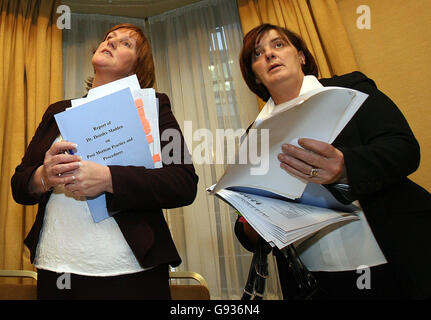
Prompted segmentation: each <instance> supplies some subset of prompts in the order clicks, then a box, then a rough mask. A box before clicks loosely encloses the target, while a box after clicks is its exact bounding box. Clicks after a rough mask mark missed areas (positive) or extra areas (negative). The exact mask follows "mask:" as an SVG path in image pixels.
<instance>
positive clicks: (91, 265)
mask: <svg viewBox="0 0 431 320" xmlns="http://www.w3.org/2000/svg"><path fill="white" fill-rule="evenodd" d="M118 214H121V212H120V213H118ZM34 265H35V267H36V268H39V269H45V270H50V271H54V272H67V273H75V274H80V275H87V276H116V275H121V274H128V273H135V272H140V271H144V270H148V268H147V269H144V268H142V267H141V266H140V264H139V262H138V260H137V259H136V257H135V255H134V254H133V252H132V250H131V249H130V246H129V245H128V243H127V242H126V239H124V236H123V234H122V232H121V230H120V228H119V227H118V225H117V222H116V221H115V219H114V218H113V217H110V218H108V219H105V220H103V221H100V222H99V223H94V221H93V218H92V216H91V213H90V210H89V208H88V205H87V201H86V199H85V197H76V196H74V195H73V194H71V193H68V191H67V190H66V189H65V187H64V185H59V186H57V187H55V188H54V191H53V192H52V194H51V197H50V198H49V201H48V203H47V205H46V208H45V217H44V221H43V226H42V230H41V234H40V238H39V243H38V246H37V249H36V257H35V262H34Z"/></svg>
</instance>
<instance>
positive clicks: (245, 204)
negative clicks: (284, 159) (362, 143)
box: [209, 87, 384, 271]
mask: <svg viewBox="0 0 431 320" xmlns="http://www.w3.org/2000/svg"><path fill="white" fill-rule="evenodd" d="M366 98H367V95H366V94H363V93H361V92H358V91H355V90H352V89H346V88H338V87H326V88H321V89H316V90H313V91H310V92H308V93H306V94H304V95H301V96H299V97H298V98H296V99H293V100H291V101H289V102H287V103H285V104H282V105H278V106H277V111H276V113H275V114H272V115H271V116H270V117H269V118H267V119H265V120H263V121H261V122H259V123H257V124H255V126H254V128H252V129H257V130H250V132H249V134H248V136H247V137H246V139H244V140H243V143H242V144H241V145H240V147H239V149H238V152H237V154H236V159H235V162H234V164H231V165H228V166H227V169H226V171H225V173H224V175H223V176H222V178H221V179H220V180H219V181H218V183H217V184H216V185H214V186H213V187H211V188H209V191H210V192H211V193H213V194H215V195H216V196H218V197H220V198H221V199H223V200H224V201H225V202H227V203H228V204H230V205H231V206H232V207H234V208H235V209H236V210H238V211H239V212H240V213H241V214H242V215H243V216H244V217H245V219H246V220H247V221H248V223H249V224H250V225H251V226H252V227H253V228H254V229H255V230H256V232H258V233H259V234H260V236H261V237H262V238H263V239H265V240H266V241H267V242H269V243H270V244H271V245H273V246H277V247H278V248H284V247H286V246H288V245H290V244H292V243H295V246H297V245H299V244H300V243H301V242H306V241H308V240H310V239H314V238H315V237H311V238H310V236H312V235H315V236H316V235H317V234H318V232H319V231H320V230H329V229H328V228H330V229H331V230H338V229H343V230H348V231H347V232H344V233H343V234H344V235H347V234H348V235H349V236H350V237H352V238H355V239H356V241H358V242H357V243H358V244H361V245H362V244H363V239H374V237H373V235H372V232H371V230H370V228H369V226H368V224H367V222H366V219H364V216H363V214H362V212H361V210H360V208H358V207H356V206H343V205H342V204H341V203H339V202H338V201H337V200H336V199H335V198H334V197H333V196H332V194H331V193H330V192H329V191H328V190H326V188H324V187H323V186H322V185H318V184H313V183H310V184H307V182H306V181H303V180H301V179H299V178H298V177H296V176H294V175H290V174H288V173H287V172H285V171H284V170H282V169H281V168H280V162H279V160H278V159H277V155H278V154H279V153H280V152H281V145H282V144H284V143H293V142H294V141H295V140H297V139H298V138H303V137H309V138H313V139H316V140H320V141H323V142H326V143H332V142H333V141H334V140H335V138H336V137H337V136H338V134H339V133H340V132H341V130H342V129H343V128H344V127H345V125H346V124H347V123H348V122H349V121H350V119H351V118H352V116H353V115H354V114H355V112H356V111H357V110H358V109H359V107H360V106H361V105H362V103H363V102H364V101H365V100H366ZM261 129H265V130H267V132H269V133H268V140H267V141H268V147H267V148H266V149H265V148H261V150H262V153H261V157H263V156H264V154H263V153H265V155H266V156H267V157H268V159H267V161H268V166H267V171H266V172H264V173H262V174H253V171H252V169H253V165H252V163H251V162H250V161H248V162H247V163H246V164H241V162H240V161H239V160H238V159H241V157H243V158H247V156H248V155H247V154H246V155H244V153H247V152H250V150H252V152H255V151H257V149H258V147H257V143H259V141H263V140H262V139H261V135H262V131H260V130H261ZM247 140H248V141H254V142H255V143H249V144H248V141H247ZM256 141H257V143H256ZM247 147H250V150H247ZM252 148H254V149H252ZM249 154H250V153H249ZM255 173H256V171H255ZM350 225H352V228H349V227H350ZM341 226H343V228H340V227H341ZM334 235H336V237H335V238H337V237H338V238H339V240H340V241H339V246H340V247H342V246H343V241H342V236H339V234H337V233H336V232H328V234H327V235H324V236H322V235H320V236H318V237H317V238H319V239H320V238H324V240H325V241H326V240H328V239H329V238H331V237H332V238H331V239H330V240H328V241H330V242H334V240H333V239H335V238H334V237H333V236H334ZM358 235H360V236H358ZM364 235H365V237H362V236H364ZM307 238H308V240H307ZM311 242H313V241H312V240H311ZM308 243H310V241H308ZM324 243H325V245H326V244H327V242H324ZM368 244H371V245H374V247H369V248H370V249H369V252H371V254H370V256H369V257H370V259H368V260H366V261H369V262H370V264H369V265H375V264H379V263H382V261H384V257H383V255H382V254H381V251H380V249H379V248H378V246H377V245H376V243H375V240H374V242H373V241H371V240H370V241H369V242H367V245H368ZM321 248H322V246H319V244H317V245H314V246H313V245H311V246H308V247H307V250H305V251H304V250H301V251H300V252H302V253H306V258H307V259H306V260H303V261H304V262H306V264H307V267H309V269H310V270H325V271H330V270H332V271H333V270H351V269H352V268H356V267H357V265H354V263H356V261H357V260H358V259H356V260H355V259H354V256H355V254H354V250H345V251H343V252H347V253H346V254H345V257H347V258H345V259H344V260H342V259H338V260H337V261H336V262H334V261H335V259H332V260H331V259H327V260H325V259H324V258H322V254H324V253H323V252H321ZM343 248H344V247H343ZM336 249H338V248H336ZM335 251H337V250H335ZM340 251H341V250H340ZM316 257H318V259H315V258H316ZM319 259H320V260H319ZM340 261H341V262H340ZM333 262H334V263H333ZM332 263H333V264H332Z"/></svg>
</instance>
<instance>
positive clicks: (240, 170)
mask: <svg viewBox="0 0 431 320" xmlns="http://www.w3.org/2000/svg"><path fill="white" fill-rule="evenodd" d="M367 97H368V95H366V94H364V93H362V92H359V91H356V90H353V89H346V88H339V87H324V88H320V89H316V90H313V91H310V92H308V93H306V94H304V95H302V96H299V97H297V98H295V99H293V100H291V101H289V102H286V103H284V104H281V105H278V106H277V109H276V110H277V111H276V113H274V114H273V115H272V116H271V117H269V118H267V119H265V120H263V121H261V122H260V123H258V124H256V125H255V126H254V128H252V129H255V130H250V132H249V134H248V136H247V137H246V139H245V140H244V142H243V143H241V145H240V147H239V151H238V152H237V154H236V159H235V162H234V164H232V165H228V166H227V169H226V171H225V174H224V175H223V176H222V178H221V179H220V180H219V181H218V182H217V184H216V186H215V188H214V192H217V191H218V190H221V189H224V188H228V187H229V188H232V187H237V186H238V187H249V188H257V189H261V190H266V191H269V192H272V193H276V194H278V195H281V196H284V197H287V198H290V199H297V198H300V197H301V195H302V193H303V192H304V189H305V186H306V184H307V183H306V181H303V180H301V179H299V178H298V177H296V176H293V175H290V174H287V173H286V172H285V171H284V170H283V169H281V168H280V162H279V160H278V159H277V155H278V154H279V153H280V152H281V145H282V144H283V143H293V142H294V141H297V139H298V138H305V137H307V138H313V139H316V140H320V141H323V142H327V143H332V142H333V141H334V140H335V138H336V137H337V136H338V134H339V133H340V132H341V130H342V129H343V128H344V126H345V125H346V124H347V123H348V122H349V120H350V119H351V117H352V116H353V115H354V114H355V112H356V111H357V110H358V109H359V107H360V105H361V104H362V103H363V102H364V101H365V99H366V98H367ZM264 134H267V135H268V139H269V140H268V145H267V146H266V147H265V148H266V149H267V150H262V153H264V154H261V157H266V160H264V161H262V162H265V161H266V162H267V166H266V167H263V168H260V170H255V169H256V168H255V167H254V166H253V164H252V163H253V162H252V161H250V159H249V155H251V154H258V150H257V148H258V146H259V145H258V144H259V143H263V142H264V141H265V139H263V138H262V137H263V136H264ZM260 147H261V149H262V146H260ZM265 148H264V149H265ZM240 159H248V160H249V161H247V163H246V164H241V161H240ZM243 162H244V161H243Z"/></svg>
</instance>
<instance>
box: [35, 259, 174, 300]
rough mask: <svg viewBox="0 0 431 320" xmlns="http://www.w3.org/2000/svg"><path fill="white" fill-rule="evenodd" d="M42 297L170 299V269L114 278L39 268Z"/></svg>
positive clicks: (39, 288)
mask: <svg viewBox="0 0 431 320" xmlns="http://www.w3.org/2000/svg"><path fill="white" fill-rule="evenodd" d="M37 276H38V279H37V297H38V299H39V300H170V299H171V292H170V287H169V269H168V266H167V265H160V266H157V267H155V268H153V269H150V270H147V271H143V272H138V273H131V274H125V275H120V276H112V277H92V276H82V275H77V274H68V273H56V272H52V271H47V270H42V269H38V270H37Z"/></svg>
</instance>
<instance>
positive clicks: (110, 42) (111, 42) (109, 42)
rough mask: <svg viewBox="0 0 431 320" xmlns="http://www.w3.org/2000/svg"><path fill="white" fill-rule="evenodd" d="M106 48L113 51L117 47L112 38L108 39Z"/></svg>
mask: <svg viewBox="0 0 431 320" xmlns="http://www.w3.org/2000/svg"><path fill="white" fill-rule="evenodd" d="M108 46H110V47H111V48H113V49H115V48H116V47H117V41H116V40H115V39H114V38H110V39H108Z"/></svg>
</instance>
